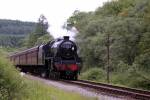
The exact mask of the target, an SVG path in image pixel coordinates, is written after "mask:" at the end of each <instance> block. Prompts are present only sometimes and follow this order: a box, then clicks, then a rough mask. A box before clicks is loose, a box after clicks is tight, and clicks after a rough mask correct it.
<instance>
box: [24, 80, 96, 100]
mask: <svg viewBox="0 0 150 100" xmlns="http://www.w3.org/2000/svg"><path fill="white" fill-rule="evenodd" d="M27 83H28V85H29V86H28V90H29V93H28V97H27V98H26V99H25V100H97V99H96V98H88V97H84V96H81V95H79V94H77V93H72V92H67V91H63V90H60V89H58V88H55V87H51V86H48V85H46V84H43V83H41V82H39V81H30V80H27Z"/></svg>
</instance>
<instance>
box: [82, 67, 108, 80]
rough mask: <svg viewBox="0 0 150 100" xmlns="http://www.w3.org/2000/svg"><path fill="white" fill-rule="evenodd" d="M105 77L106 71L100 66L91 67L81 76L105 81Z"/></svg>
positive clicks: (86, 78)
mask: <svg viewBox="0 0 150 100" xmlns="http://www.w3.org/2000/svg"><path fill="white" fill-rule="evenodd" d="M105 77H106V74H105V71H104V70H102V69H100V68H91V69H89V70H88V71H86V72H83V73H82V74H81V76H80V78H81V79H85V80H92V81H105Z"/></svg>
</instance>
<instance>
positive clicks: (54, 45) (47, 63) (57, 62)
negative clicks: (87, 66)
mask: <svg viewBox="0 0 150 100" xmlns="http://www.w3.org/2000/svg"><path fill="white" fill-rule="evenodd" d="M9 58H10V60H11V62H12V63H13V64H14V65H15V66H16V68H17V69H20V71H22V72H25V73H32V74H36V75H40V76H41V77H47V78H54V79H71V80H77V79H78V75H79V73H80V71H81V68H82V59H81V57H79V54H78V48H77V45H76V43H75V42H73V41H72V40H70V39H69V36H64V37H63V38H57V39H54V40H52V41H49V42H47V43H45V44H42V45H38V46H35V47H32V48H29V49H26V50H23V51H20V52H16V53H13V54H12V55H10V56H9Z"/></svg>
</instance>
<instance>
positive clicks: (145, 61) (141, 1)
mask: <svg viewBox="0 0 150 100" xmlns="http://www.w3.org/2000/svg"><path fill="white" fill-rule="evenodd" d="M149 16H150V1H149V0H116V1H110V2H107V3H105V4H104V6H102V7H99V8H97V9H96V11H94V12H80V11H75V12H74V14H73V15H72V16H71V17H70V18H69V19H68V23H69V25H70V26H69V27H76V28H77V30H78V33H77V35H76V42H77V43H78V45H79V47H80V55H81V56H82V57H83V59H84V68H83V71H85V70H87V69H90V68H92V66H97V67H99V68H102V69H106V68H105V66H107V49H106V45H107V35H108V34H109V35H110V67H111V68H110V71H111V73H115V74H116V75H113V74H112V76H111V77H112V79H113V80H115V81H112V82H115V83H121V84H127V83H125V81H126V80H130V79H129V78H130V77H131V80H130V82H131V84H130V85H128V86H132V87H143V88H145V87H147V85H148V84H149V81H148V82H147V81H146V79H149V75H148V76H147V74H148V73H149V70H150V67H149V65H150V60H149V51H150V45H149V42H150V38H149V37H150V26H149V24H150V20H149V18H150V17H149ZM134 65H136V72H135V73H136V74H134V73H130V71H129V69H130V68H131V69H132V68H134V67H133V66H134ZM137 73H138V74H137ZM143 73H144V74H143ZM146 76H147V77H146ZM121 77H122V78H121ZM142 77H145V79H143V78H142ZM134 78H135V79H134ZM102 80H103V79H102ZM117 80H118V81H117ZM116 81H117V82H116ZM142 82H145V83H146V84H147V85H146V84H142ZM144 86H145V87H144ZM147 88H149V87H147Z"/></svg>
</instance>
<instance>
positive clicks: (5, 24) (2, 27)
mask: <svg viewBox="0 0 150 100" xmlns="http://www.w3.org/2000/svg"><path fill="white" fill-rule="evenodd" d="M35 28H36V23H34V22H22V21H18V20H5V19H0V46H1V47H20V46H21V45H22V42H23V39H24V38H25V37H26V36H27V35H28V34H29V33H31V32H33V31H34V30H35Z"/></svg>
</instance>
